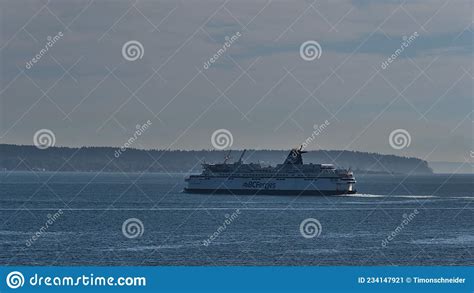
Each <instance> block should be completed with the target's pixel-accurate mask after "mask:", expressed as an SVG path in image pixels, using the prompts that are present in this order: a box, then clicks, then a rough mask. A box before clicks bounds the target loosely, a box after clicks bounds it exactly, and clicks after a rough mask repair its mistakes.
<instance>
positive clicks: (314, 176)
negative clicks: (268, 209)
mask: <svg viewBox="0 0 474 293" xmlns="http://www.w3.org/2000/svg"><path fill="white" fill-rule="evenodd" d="M304 153H306V151H303V150H302V147H300V148H299V149H293V150H291V151H290V153H289V154H288V156H287V158H286V160H285V161H284V162H283V164H278V165H276V166H262V165H261V164H255V163H250V164H245V163H243V162H242V158H243V156H244V154H245V150H244V151H243V152H242V154H241V156H240V158H239V160H238V161H236V162H234V163H227V160H228V159H229V156H227V157H226V159H225V160H224V162H223V163H218V164H202V167H203V172H202V173H201V174H199V175H191V176H189V177H188V178H186V179H185V181H186V183H187V185H186V188H185V189H184V192H187V193H210V194H250V195H255V194H268V195H338V194H353V193H356V189H355V183H356V180H355V178H354V175H353V173H352V171H351V170H350V169H349V170H345V169H336V168H335V167H334V166H333V165H332V164H303V158H302V154H304Z"/></svg>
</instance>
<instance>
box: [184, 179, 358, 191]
mask: <svg viewBox="0 0 474 293" xmlns="http://www.w3.org/2000/svg"><path fill="white" fill-rule="evenodd" d="M187 183H188V185H187V187H186V188H185V191H186V192H192V193H216V194H219V193H230V194H291V195H294V194H297V195H331V194H350V193H355V189H354V184H355V180H344V179H341V178H337V177H322V178H304V177H295V178H288V177H286V178H271V177H267V178H265V177H263V178H250V177H206V176H191V177H189V178H188V179H187Z"/></svg>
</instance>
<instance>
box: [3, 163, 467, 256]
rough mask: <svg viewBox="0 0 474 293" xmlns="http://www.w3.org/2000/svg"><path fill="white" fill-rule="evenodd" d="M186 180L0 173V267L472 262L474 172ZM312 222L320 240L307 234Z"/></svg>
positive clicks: (160, 176)
mask: <svg viewBox="0 0 474 293" xmlns="http://www.w3.org/2000/svg"><path fill="white" fill-rule="evenodd" d="M356 176H357V174H356ZM183 178H184V175H179V174H176V175H166V174H145V175H140V174H97V173H57V174H54V173H48V172H42V173H23V172H13V173H5V172H4V173H1V174H0V247H1V249H0V264H1V265H473V264H474V226H473V223H474V210H473V208H474V203H473V199H474V195H473V190H474V189H473V185H474V176H473V175H428V176H410V177H405V176H390V175H371V176H357V180H358V184H357V189H358V190H359V192H360V193H359V194H355V195H351V196H332V197H321V196H313V197H311V196H303V197H295V196H233V195H199V194H184V193H181V190H182V189H183V186H184V182H183ZM59 209H62V211H63V213H62V214H59V215H58V217H57V218H56V219H55V220H54V221H53V224H52V225H49V224H48V227H47V228H45V225H46V224H47V221H48V215H49V216H53V215H54V214H55V213H57V212H58V210H59ZM236 209H239V211H240V213H239V214H237V217H233V220H232V221H231V223H229V224H226V228H225V229H224V230H222V228H219V227H220V226H222V225H224V222H225V220H226V219H227V220H228V219H229V218H230V216H231V215H232V213H234V212H235V211H236ZM415 210H416V212H417V213H416V212H415ZM129 218H137V219H139V220H140V221H141V222H142V223H143V227H144V230H143V231H141V232H143V233H142V234H141V235H139V236H138V237H137V238H132V239H130V238H127V237H125V236H124V234H123V232H122V225H123V223H124V221H126V220H127V219H129ZM307 218H313V219H317V220H318V221H319V223H320V224H321V231H320V235H319V236H316V237H314V238H309V239H308V238H305V237H303V236H302V234H301V232H300V224H301V222H302V221H304V220H305V219H307ZM228 222H229V220H228ZM218 230H219V232H217V231H218ZM391 233H393V234H394V236H393V237H391V239H388V238H387V236H388V235H389V234H391ZM212 234H214V235H217V236H216V237H215V239H213V240H212V241H211V242H210V244H209V245H207V246H205V245H203V242H204V241H205V240H209V236H210V235H212ZM34 235H38V237H37V238H36V239H34V240H33V236H34ZM27 243H28V245H27ZM382 243H383V244H382Z"/></svg>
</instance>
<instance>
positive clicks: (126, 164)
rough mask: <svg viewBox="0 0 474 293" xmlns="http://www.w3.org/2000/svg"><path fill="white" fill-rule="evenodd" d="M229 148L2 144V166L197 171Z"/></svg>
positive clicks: (379, 169)
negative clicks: (224, 149)
mask: <svg viewBox="0 0 474 293" xmlns="http://www.w3.org/2000/svg"><path fill="white" fill-rule="evenodd" d="M288 152H289V151H286V150H285V151H280V150H248V151H247V153H246V155H245V156H244V159H243V160H244V162H246V163H250V162H254V163H257V162H259V163H262V164H267V165H276V164H279V163H282V162H283V161H284V159H285V158H286V156H287V154H288ZM227 154H228V151H209V150H201V151H182V150H137V149H126V150H125V151H122V152H120V153H118V152H117V148H112V147H82V148H69V147H51V148H48V149H45V150H40V149H38V148H36V147H34V146H18V145H7V144H0V170H4V171H5V170H7V171H10V170H17V171H85V172H94V171H102V172H143V171H146V172H199V171H200V170H201V166H200V164H201V163H202V162H207V163H216V162H222V161H223V160H224V157H226V155H227ZM240 154H241V151H232V152H231V154H230V157H231V158H230V159H229V162H233V161H236V160H238V159H239V156H240ZM303 159H304V162H305V163H332V164H335V165H336V166H337V167H341V168H352V169H353V170H359V171H361V170H363V171H367V172H368V173H413V174H420V173H425V174H426V173H432V170H431V168H430V167H429V166H428V163H427V162H426V161H423V160H420V159H418V158H407V157H399V156H394V155H382V154H376V153H365V152H355V151H335V150H332V151H324V150H319V151H309V152H308V153H306V154H304V155H303Z"/></svg>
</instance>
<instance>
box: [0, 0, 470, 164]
mask: <svg viewBox="0 0 474 293" xmlns="http://www.w3.org/2000/svg"><path fill="white" fill-rule="evenodd" d="M407 2H408V3H405V4H401V3H400V2H398V1H370V0H365V1H315V2H312V1H271V0H269V1H266V0H261V1H260V0H257V1H228V2H223V1H206V0H204V1H164V2H159V1H148V0H147V1H145V0H143V1H135V2H133V1H100V0H95V1H92V0H89V1H65V0H62V1H49V2H48V1H23V0H20V1H18V0H15V1H13V0H12V1H5V0H3V1H1V3H0V6H1V7H0V8H1V9H0V13H1V16H0V17H1V35H0V46H1V47H0V49H1V58H0V61H1V63H0V68H1V76H0V77H1V80H0V81H1V92H0V94H1V102H0V107H1V111H0V114H1V119H0V136H1V139H0V142H1V143H19V144H33V136H34V134H35V133H36V132H37V131H38V130H39V129H49V130H51V131H52V132H53V133H54V134H55V138H56V145H64V146H83V145H107V146H120V145H123V144H124V143H125V142H126V141H127V140H128V139H129V138H130V137H131V136H133V134H134V131H135V130H136V125H137V124H140V125H142V124H144V123H146V121H147V120H150V121H151V122H152V125H151V126H150V127H149V128H148V129H147V130H146V131H145V132H144V133H143V134H142V135H141V136H140V137H139V139H138V140H137V142H136V143H135V144H134V145H133V147H138V148H158V149H168V148H171V149H177V148H183V149H203V148H205V149H211V148H212V145H211V135H212V133H213V132H214V131H215V130H216V129H227V130H229V131H230V132H231V133H232V136H233V145H232V148H276V149H287V148H291V147H294V146H296V145H299V144H301V143H302V142H304V141H305V140H306V139H307V138H308V137H310V136H312V135H313V131H314V128H313V125H315V124H317V125H322V124H324V123H325V121H326V120H327V121H328V123H327V127H325V128H324V129H323V130H321V131H320V132H319V133H318V135H317V136H316V141H313V142H311V143H309V144H308V147H307V148H308V149H321V148H322V149H349V150H361V151H369V152H381V153H386V154H396V155H405V156H417V157H420V158H424V159H426V160H429V161H440V160H448V161H458V162H462V161H464V160H465V159H466V158H468V157H469V153H470V151H471V150H472V149H473V148H472V145H473V139H472V138H473V131H472V111H473V93H474V92H473V80H472V76H473V43H472V41H473V27H472V14H471V13H472V11H473V7H472V1H454V0H453V1H445V0H442V1H435V0H433V1H431V0H430V1H407ZM59 32H61V33H62V35H63V36H62V37H61V36H59V37H58V39H57V41H56V42H55V43H54V44H53V45H52V46H50V47H49V48H48V51H47V52H46V53H44V54H43V53H40V51H41V49H42V48H44V47H45V46H48V45H47V42H48V40H47V38H48V36H50V37H54V36H57V35H58V33H59ZM414 34H417V36H414ZM232 36H234V37H235V39H234V41H233V42H232V44H230V46H229V47H228V48H227V49H226V51H225V52H223V53H222V52H221V53H218V50H219V49H220V48H222V47H223V45H224V42H225V41H226V37H229V38H230V37H232ZM410 36H412V39H411V41H410V44H409V45H408V46H407V47H406V48H405V49H404V51H403V52H401V54H398V53H396V50H397V49H400V47H401V46H403V45H402V43H403V42H404V40H406V38H410ZM131 40H135V41H138V42H139V43H141V45H142V46H143V52H142V53H143V56H142V58H141V59H137V60H135V61H128V60H126V59H125V58H124V56H123V54H122V46H123V45H124V44H125V43H126V42H128V41H131ZM309 40H313V41H317V42H318V43H319V45H320V46H321V49H322V52H321V56H320V58H316V59H315V60H312V61H311V60H310V61H307V60H304V59H303V58H302V57H301V55H300V46H301V44H302V43H304V42H306V41H309ZM38 54H41V56H40V58H39V60H37V62H36V63H30V65H31V66H28V65H27V62H28V61H30V60H31V59H32V58H34V57H35V56H36V55H38ZM215 54H217V56H218V58H216V59H217V60H216V62H214V63H207V64H208V65H209V64H210V66H206V65H205V64H206V62H208V61H209V60H210V58H212V57H213V56H214V55H215ZM392 54H396V55H397V56H396V58H395V60H393V62H392V63H390V64H388V66H382V63H383V62H384V61H386V60H387V58H388V57H390V55H392ZM306 59H311V58H306ZM396 129H403V130H406V131H407V132H408V133H409V135H410V138H411V141H410V144H409V145H407V146H406V147H404V148H402V149H397V148H393V147H391V145H390V143H389V136H390V133H392V131H394V130H396Z"/></svg>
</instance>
